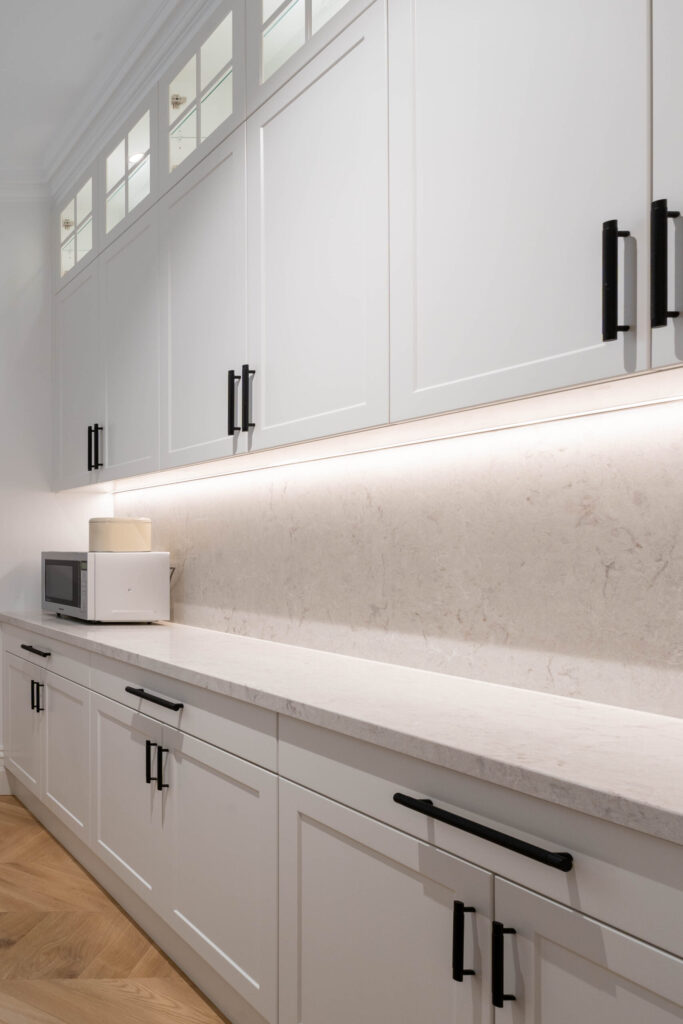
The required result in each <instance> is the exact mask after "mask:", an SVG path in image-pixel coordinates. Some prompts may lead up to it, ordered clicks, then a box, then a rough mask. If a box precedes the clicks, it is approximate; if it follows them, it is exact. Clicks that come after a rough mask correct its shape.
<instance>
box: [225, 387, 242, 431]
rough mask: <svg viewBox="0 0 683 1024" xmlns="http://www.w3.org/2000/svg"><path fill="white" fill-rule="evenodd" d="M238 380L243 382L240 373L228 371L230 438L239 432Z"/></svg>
mask: <svg viewBox="0 0 683 1024" xmlns="http://www.w3.org/2000/svg"><path fill="white" fill-rule="evenodd" d="M238 380H242V378H241V377H240V375H239V373H235V371H234V370H229V371H228V437H234V436H235V434H237V433H238V432H239V429H240V428H239V427H236V426H235V385H236V383H237V381H238Z"/></svg>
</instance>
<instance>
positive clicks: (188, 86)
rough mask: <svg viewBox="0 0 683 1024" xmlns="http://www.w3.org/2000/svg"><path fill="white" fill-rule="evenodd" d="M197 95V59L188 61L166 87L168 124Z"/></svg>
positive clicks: (182, 111) (178, 115) (185, 108)
mask: <svg viewBox="0 0 683 1024" xmlns="http://www.w3.org/2000/svg"><path fill="white" fill-rule="evenodd" d="M196 95H197V58H196V57H192V58H191V59H190V60H188V62H187V64H186V65H185V67H184V68H183V69H182V71H179V72H178V74H177V75H176V76H175V78H174V79H173V81H172V82H171V84H170V85H169V87H168V123H169V124H173V122H174V121H175V120H176V118H178V117H180V116H181V114H183V113H184V112H185V111H186V110H187V109H188V107H190V106H191V105H192V102H193V100H194V99H195V97H196Z"/></svg>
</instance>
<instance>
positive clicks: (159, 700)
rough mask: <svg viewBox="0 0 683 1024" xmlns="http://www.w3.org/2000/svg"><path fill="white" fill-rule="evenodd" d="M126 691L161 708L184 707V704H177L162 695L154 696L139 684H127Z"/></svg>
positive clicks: (181, 708)
mask: <svg viewBox="0 0 683 1024" xmlns="http://www.w3.org/2000/svg"><path fill="white" fill-rule="evenodd" d="M126 693H132V694H133V696H134V697H140V698H141V699H142V700H148V701H150V702H151V703H152V704H158V705H159V706H160V707H162V708H168V709H169V711H182V710H183V708H184V707H185V705H184V704H179V703H177V702H176V701H172V700H165V699H164V698H163V697H156V696H155V695H154V694H153V693H146V692H145V691H144V690H143V689H142V687H141V686H127V687H126Z"/></svg>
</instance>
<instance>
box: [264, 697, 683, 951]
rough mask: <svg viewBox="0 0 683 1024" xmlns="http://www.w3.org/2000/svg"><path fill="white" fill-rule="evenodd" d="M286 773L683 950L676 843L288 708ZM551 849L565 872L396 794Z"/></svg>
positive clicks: (681, 864) (682, 867) (283, 740)
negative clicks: (317, 722)
mask: <svg viewBox="0 0 683 1024" xmlns="http://www.w3.org/2000/svg"><path fill="white" fill-rule="evenodd" d="M279 738H280V742H279V765H280V774H281V775H282V776H283V777H284V778H287V779H291V780H292V781H294V782H298V783H300V784H301V785H304V786H307V787H309V788H310V789H314V790H316V791H317V792H319V793H323V794H324V795H326V796H329V797H331V798H332V799H334V800H338V801H340V802H341V803H344V804H347V805H348V806H350V807H354V808H356V809H358V810H360V811H363V812H364V813H365V814H369V815H371V816H372V817H374V818H377V819H379V820H380V821H384V822H387V823H388V824H390V825H393V826H395V827H396V828H399V829H401V830H402V831H404V832H407V833H409V834H411V835H414V836H416V837H417V838H419V839H423V840H425V841H427V842H429V843H433V844H434V845H435V846H439V847H441V848H443V849H444V850H448V851H450V852H451V853H454V854H457V855H458V856H460V857H464V858H465V859H466V860H470V861H472V862H474V863H475V864H480V865H481V866H482V867H485V868H487V869H488V870H490V871H493V872H494V873H495V874H497V875H502V876H503V877H506V878H509V879H511V880H513V881H515V882H518V883H519V884H521V885H524V886H526V887H527V888H529V889H533V890H535V891H536V892H539V893H542V894H543V895H545V896H549V897H550V898H551V899H554V900H557V901H558V902H560V903H564V904H567V905H568V906H571V907H574V908H575V909H577V910H580V911H582V912H583V913H586V914H589V915H590V916H592V917H597V918H599V919H600V920H602V921H605V922H606V923H608V924H611V925H614V926H615V927H616V928H620V929H623V930H624V931H626V932H630V933H631V934H634V935H639V936H641V937H642V938H644V939H646V940H647V941H649V942H652V943H653V944H655V945H657V946H661V947H662V948H663V949H668V950H670V951H671V952H672V953H675V954H676V955H678V956H681V955H683V929H681V926H680V922H681V920H683V856H682V851H681V848H680V847H679V846H677V845H675V844H673V843H668V842H665V841H664V840H660V839H655V838H653V837H651V836H647V835H645V834H643V833H640V832H635V831H631V830H630V829H625V828H623V827H622V826H620V825H614V824H612V823H611V822H606V821H601V820H598V819H597V818H593V817H590V816H588V815H585V814H580V813H578V812H576V811H572V810H569V809H567V808H564V807H559V806H557V805H555V804H550V803H546V802H545V801H542V800H538V799H536V798H534V797H529V796H526V795H524V794H521V793H517V792H515V791H514V790H509V789H504V788H502V787H501V786H495V785H492V784H491V783H488V782H484V781H481V780H479V779H473V778H471V777H469V776H466V775H462V774H459V773H456V772H452V771H449V770H448V769H446V768H440V767H438V766H435V765H430V764H427V763H426V762H424V761H420V760H417V759H416V758H411V757H407V756H406V755H404V754H398V753H395V752H394V751H390V750H385V749H383V748H381V747H376V746H373V745H371V744H369V743H364V742H362V741H360V740H355V739H351V738H350V737H348V736H341V735H339V734H338V733H333V732H330V731H328V730H325V729H320V728H317V727H316V726H312V725H308V724H306V723H303V722H299V721H296V720H295V719H292V718H286V717H284V716H282V717H281V718H280V723H279ZM399 792H400V793H404V794H406V795H407V796H409V797H415V798H418V799H425V798H426V799H430V800H433V801H434V804H435V805H436V806H437V807H440V808H443V809H444V810H447V811H450V812H451V813H453V814H457V815H460V816H463V817H465V818H468V819H470V820H474V821H477V822H479V823H481V824H484V825H486V826H489V827H490V828H493V829H496V830H498V831H500V832H503V833H505V834H506V835H510V836H513V837H514V838H517V839H521V840H524V841H526V842H528V843H531V844H533V845H535V846H538V847H542V848H543V849H546V850H551V851H554V852H557V851H568V852H570V853H572V854H573V856H574V866H573V868H572V870H571V871H569V872H567V873H565V872H563V871H558V870H556V869H554V868H552V867H549V866H546V865H544V864H540V863H537V862H536V861H534V860H530V859H528V858H527V857H525V856H523V855H521V854H519V853H515V852H512V851H511V850H507V849H504V848H502V847H500V846H497V845H495V844H494V843H492V842H489V841H487V840H485V839H482V838H479V837H478V836H475V835H470V834H468V833H467V832H463V831H461V830H460V829H457V828H454V827H453V826H451V825H448V824H446V823H444V822H441V821H435V820H434V819H432V818H428V817H426V816H425V815H423V814H420V813H418V812H416V811H414V810H411V809H410V808H408V807H404V806H400V805H399V804H397V803H395V802H394V794H395V793H399Z"/></svg>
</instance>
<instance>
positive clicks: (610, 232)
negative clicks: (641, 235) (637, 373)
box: [602, 220, 630, 341]
mask: <svg viewBox="0 0 683 1024" xmlns="http://www.w3.org/2000/svg"><path fill="white" fill-rule="evenodd" d="M629 235H630V231H619V225H618V223H617V221H616V220H606V221H605V222H604V224H603V225H602V340H603V341H614V340H615V338H616V337H617V334H618V332H619V331H628V330H629V328H628V327H627V326H624V325H622V326H620V325H619V317H618V311H617V303H618V297H619V239H620V238H628V236H629Z"/></svg>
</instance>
